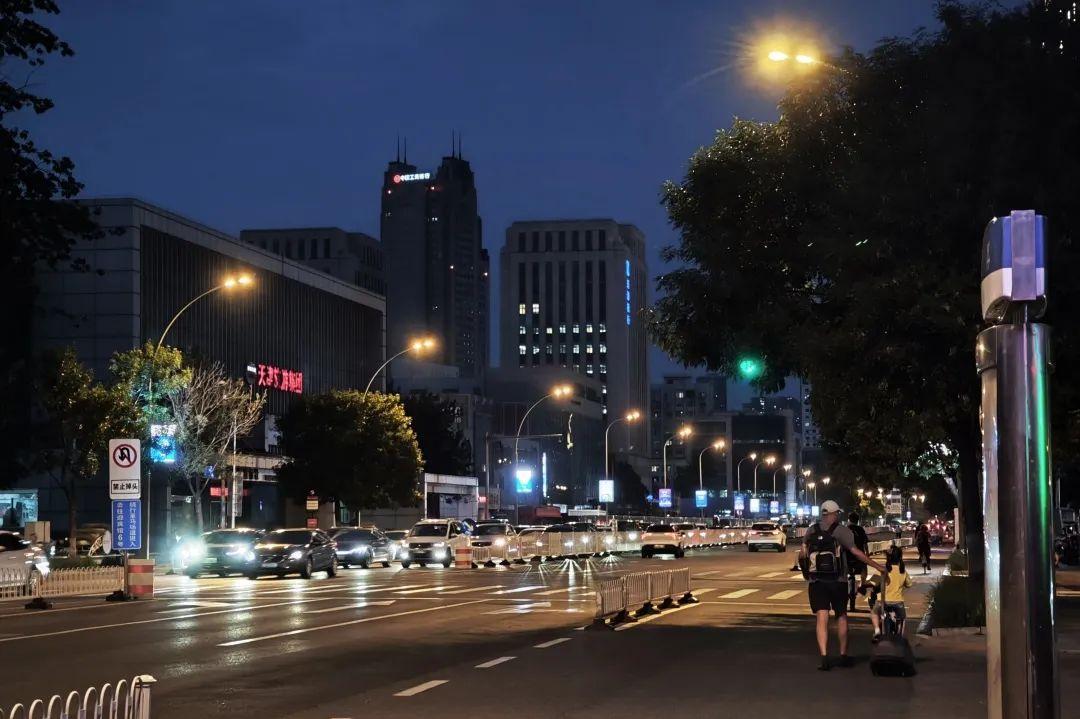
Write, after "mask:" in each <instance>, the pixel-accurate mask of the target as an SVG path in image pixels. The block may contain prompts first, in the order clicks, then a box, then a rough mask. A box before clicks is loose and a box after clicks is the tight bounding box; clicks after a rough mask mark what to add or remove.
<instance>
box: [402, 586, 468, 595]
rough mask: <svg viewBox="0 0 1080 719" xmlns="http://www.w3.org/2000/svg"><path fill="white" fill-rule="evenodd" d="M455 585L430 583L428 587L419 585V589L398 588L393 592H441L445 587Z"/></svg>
mask: <svg viewBox="0 0 1080 719" xmlns="http://www.w3.org/2000/svg"><path fill="white" fill-rule="evenodd" d="M455 586H456V585H454V584H445V585H442V586H439V585H437V584H436V585H432V586H430V587H420V589H406V590H405V591H400V590H399V591H397V592H394V594H417V593H419V592H441V591H443V590H445V589H453V588H454V587H455Z"/></svg>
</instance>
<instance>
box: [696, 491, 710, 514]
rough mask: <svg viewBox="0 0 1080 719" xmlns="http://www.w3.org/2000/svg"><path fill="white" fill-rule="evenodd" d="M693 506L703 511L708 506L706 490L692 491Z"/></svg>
mask: <svg viewBox="0 0 1080 719" xmlns="http://www.w3.org/2000/svg"><path fill="white" fill-rule="evenodd" d="M694 506H695V507H697V508H698V509H704V508H705V507H708V506H709V492H708V490H705V489H698V490H695V491H694Z"/></svg>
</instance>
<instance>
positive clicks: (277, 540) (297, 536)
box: [262, 529, 311, 544]
mask: <svg viewBox="0 0 1080 719" xmlns="http://www.w3.org/2000/svg"><path fill="white" fill-rule="evenodd" d="M310 541H311V532H308V531H305V530H303V529H279V530H277V531H276V532H270V534H267V535H266V536H265V537H263V539H262V543H263V544H307V543H308V542H310Z"/></svg>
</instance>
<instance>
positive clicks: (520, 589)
mask: <svg viewBox="0 0 1080 719" xmlns="http://www.w3.org/2000/svg"><path fill="white" fill-rule="evenodd" d="M543 588H544V585H543V584H534V585H532V586H529V587H518V588H517V589H504V590H502V591H501V592H495V594H517V593H518V592H531V591H532V590H534V589H543Z"/></svg>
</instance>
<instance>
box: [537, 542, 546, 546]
mask: <svg viewBox="0 0 1080 719" xmlns="http://www.w3.org/2000/svg"><path fill="white" fill-rule="evenodd" d="M536 546H538V547H542V546H544V543H543V542H537V543H536Z"/></svg>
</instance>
